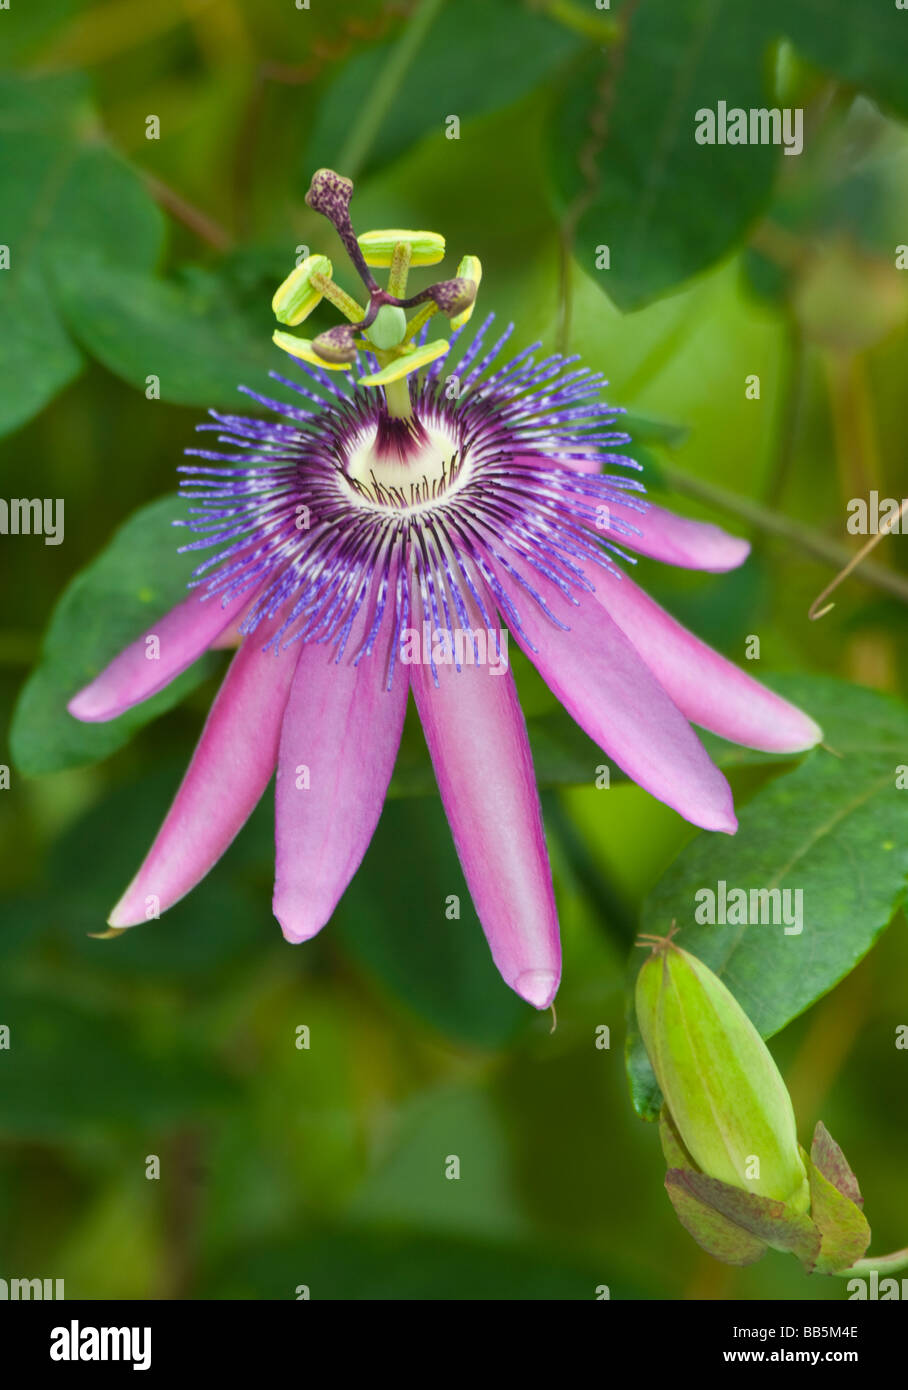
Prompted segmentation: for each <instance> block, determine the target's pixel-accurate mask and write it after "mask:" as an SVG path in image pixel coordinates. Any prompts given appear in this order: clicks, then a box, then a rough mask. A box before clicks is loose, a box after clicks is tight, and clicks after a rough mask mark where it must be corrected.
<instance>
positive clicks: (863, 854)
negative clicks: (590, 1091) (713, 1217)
mask: <svg viewBox="0 0 908 1390" xmlns="http://www.w3.org/2000/svg"><path fill="white" fill-rule="evenodd" d="M784 688H785V693H786V694H789V696H790V697H791V698H794V699H795V700H796V701H797V702H798V703H800V704H801V705H802V706H803V708H805V709H806V710H807V711H808V712H809V713H812V714H815V715H816V714H818V713H819V706H820V705H821V704H822V705H825V706H826V708H827V711H829V717H827V718H826V720H825V733H826V737H827V739H828V741H829V744H830V746H831V747H833V748H835V749H836V753H837V754H838V755H839V756H836V755H835V754H833V753H832V752H829V751H827V749H826V748H820V749H817V750H815V751H814V752H813V753H811V754H810V755H809V756H808V757H807V758H806V759H805V761H804V762H803V763H801V764H800V766H799V767H797V768H796V769H795V770H794V771H792V772H789V773H787V774H785V775H783V776H780V777H778V778H776V779H775V780H774V781H772V782H770V783H769V784H768V785H767V786H764V787H763V788H762V789H761V790H760V791H759V792H758V793H757V794H756V796H755V797H754V798H753V800H752V801H751V802H750V803H749V804H748V805H746V806H744V807H743V808H742V809H741V810H740V811H739V818H738V819H739V827H738V832H737V834H736V835H735V836H733V837H724V836H719V835H709V834H702V833H701V834H700V835H698V836H697V837H696V839H694V840H693V841H691V843H690V844H689V845H688V846H687V848H686V849H685V850H683V851H682V853H681V854H680V855H679V856H678V858H677V859H676V860H675V862H674V863H673V864H672V866H671V867H670V868H669V870H668V872H667V873H666V874H665V875H664V876H663V878H662V879H661V880H660V881H659V883H658V884H657V885H656V887H655V888H654V890H653V891H652V893H651V894H650V895H649V897H648V898H647V900H646V902H645V904H644V908H643V930H644V931H647V932H654V933H657V934H660V935H663V934H664V933H665V931H666V930H667V929H668V927H669V926H670V925H671V923H672V921H676V922H677V923H678V926H679V927H680V929H681V930H680V937H679V940H680V943H681V944H682V945H683V946H684V948H685V950H688V951H690V952H691V953H692V954H693V955H695V956H697V957H699V959H701V960H702V961H704V962H705V964H706V965H708V966H709V967H710V969H712V970H714V971H715V972H716V974H717V975H719V976H720V977H721V978H722V979H723V980H724V981H725V983H726V984H727V985H728V987H729V988H730V989H731V990H732V991H733V993H734V995H735V997H736V998H737V999H738V1001H739V1003H740V1004H741V1006H742V1008H743V1009H744V1010H745V1011H746V1013H747V1014H748V1015H749V1016H750V1018H751V1019H752V1020H753V1023H754V1025H755V1026H756V1027H757V1028H758V1029H759V1030H760V1032H761V1033H762V1034H763V1036H764V1037H771V1036H772V1034H773V1033H777V1032H778V1031H779V1029H780V1028H783V1027H784V1026H785V1024H786V1023H788V1022H789V1021H790V1020H791V1019H792V1018H795V1017H796V1016H797V1015H798V1014H800V1013H802V1012H803V1011H804V1010H805V1009H806V1008H809V1006H810V1005H811V1004H813V1003H814V1002H815V1001H816V1000H817V999H819V998H821V997H822V996H823V995H824V994H826V993H828V991H829V990H830V989H832V987H833V986H834V985H835V984H836V983H837V982H838V981H839V980H841V979H842V978H843V977H844V976H845V975H847V974H848V973H849V971H851V970H853V969H854V967H855V966H856V965H857V963H858V961H859V960H860V959H861V958H862V956H864V955H865V954H866V952H867V951H868V950H869V949H870V947H871V946H872V945H873V943H874V941H875V940H876V938H877V936H878V935H879V934H880V932H881V931H882V930H883V928H884V927H885V926H886V925H887V924H888V923H889V921H890V920H891V918H892V915H893V913H894V912H895V910H896V908H897V907H898V906H899V904H900V903H901V901H902V899H903V897H904V894H905V887H906V876H908V794H906V792H905V791H902V790H899V788H898V787H897V785H896V769H897V768H898V766H900V764H901V762H902V760H903V759H904V758H905V749H906V747H908V708H906V707H905V705H904V704H902V703H901V702H900V701H898V700H895V699H892V698H890V697H889V696H885V695H880V694H877V693H876V692H875V691H871V690H866V689H864V688H862V687H860V686H854V685H848V684H846V683H845V682H840V681H834V680H832V679H830V678H820V677H802V678H800V679H797V680H791V681H789V682H786V683H784ZM812 691H816V692H817V699H813V698H812V696H811V692H812ZM798 692H800V694H799V693H798ZM833 703H835V712H834V714H833V713H832V712H831V710H832V706H833ZM822 717H823V716H822V714H820V718H821V719H822ZM720 880H724V882H725V884H726V885H727V890H728V891H729V892H730V891H731V890H732V889H733V888H741V889H745V890H748V891H749V890H754V889H756V890H761V889H780V890H782V891H784V890H786V889H788V890H791V892H792V893H793V894H795V893H798V892H800V893H801V894H802V903H803V928H802V930H801V931H800V932H795V931H793V932H791V933H790V934H786V933H785V931H784V928H783V926H782V925H771V924H769V923H766V924H760V923H759V922H752V923H750V924H749V925H720V924H716V925H710V924H708V923H698V922H696V920H695V912H696V911H697V901H696V897H695V895H696V894H697V893H698V892H699V891H700V890H701V889H711V890H712V891H713V892H714V893H717V892H718V888H717V885H718V883H719V881H720ZM790 902H791V903H792V904H794V903H795V902H796V899H795V898H794V897H792V898H791V899H790ZM627 1046H628V1071H629V1078H630V1083H631V1092H632V1095H633V1097H634V1103H635V1106H636V1108H637V1109H638V1112H639V1113H640V1114H642V1115H644V1116H645V1117H646V1118H655V1114H656V1113H657V1110H658V1087H657V1086H656V1084H655V1078H654V1077H653V1076H652V1071H651V1069H650V1066H649V1062H648V1059H647V1057H646V1053H645V1050H644V1048H643V1044H642V1040H641V1039H640V1036H639V1033H638V1031H637V1029H636V1024H635V1020H634V1018H633V1012H632V1010H631V1012H630V1018H629V1031H628V1043H627Z"/></svg>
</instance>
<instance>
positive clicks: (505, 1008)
mask: <svg viewBox="0 0 908 1390" xmlns="http://www.w3.org/2000/svg"><path fill="white" fill-rule="evenodd" d="M453 896H456V897H457V898H458V899H459V904H460V908H459V910H460V916H459V918H449V917H447V916H446V915H445V912H446V908H447V906H448V904H449V901H450V899H451V898H452V897H453ZM332 931H336V932H337V934H338V936H339V938H340V939H341V940H342V941H343V943H344V945H345V946H346V948H347V950H348V951H349V952H350V954H351V955H352V956H353V957H354V958H355V959H356V960H357V961H359V962H361V963H362V964H363V965H364V966H365V967H366V968H367V970H368V971H369V972H370V973H371V974H372V975H373V976H374V977H375V978H376V979H377V980H378V981H379V982H380V983H381V984H382V985H383V986H384V987H385V988H386V989H387V990H390V992H391V993H392V994H393V995H395V996H396V997H397V998H398V999H400V1000H401V1001H402V1002H403V1003H404V1004H405V1005H406V1006H407V1007H408V1008H409V1009H411V1010H413V1011H414V1012H415V1013H416V1014H418V1015H419V1016H420V1017H421V1018H424V1019H426V1020H427V1021H428V1022H429V1023H431V1024H432V1025H433V1026H434V1027H436V1028H437V1029H439V1030H440V1031H442V1032H444V1033H449V1034H451V1035H453V1036H454V1037H455V1038H459V1039H461V1040H463V1041H465V1042H469V1043H473V1044H476V1045H479V1046H486V1047H497V1046H500V1045H501V1044H503V1043H504V1042H506V1041H507V1040H508V1039H509V1038H510V1037H512V1036H513V1034H514V1032H515V1031H516V1030H517V1028H518V1027H519V1026H520V1023H521V1022H522V1021H525V1022H528V1021H529V1020H530V1019H531V1018H532V1016H533V1011H532V1010H531V1009H530V1008H529V1006H528V1005H526V1004H524V1003H522V1001H521V1000H520V999H518V998H517V996H516V995H515V994H514V993H513V992H512V991H511V990H510V989H508V987H507V985H506V984H504V982H503V981H502V979H501V978H500V976H499V974H498V971H497V970H496V969H495V966H494V964H493V963H492V958H491V956H490V954H489V948H488V946H487V945H486V941H485V937H484V936H483V933H482V927H481V926H480V924H479V920H478V918H477V916H476V912H475V910H474V908H473V904H472V902H471V901H470V895H469V893H468V891H467V886H466V883H465V882H464V878H463V873H462V872H461V868H460V865H459V864H458V862H457V856H456V854H455V851H454V844H453V841H452V839H451V832H450V830H449V829H448V824H447V821H446V819H445V815H444V811H443V810H442V807H441V803H440V802H439V801H437V800H434V801H430V800H426V801H423V802H419V803H418V804H417V803H416V802H413V801H389V802H388V803H387V804H386V806H385V809H384V811H383V812H382V818H381V820H380V822H379V825H378V829H377V830H376V832H375V836H374V837H373V840H372V844H371V845H370V847H369V849H368V851H367V853H366V857H365V859H364V860H363V864H362V867H361V868H360V869H359V871H358V873H357V874H356V876H355V877H354V879H353V882H352V883H351V884H350V887H349V888H348V889H347V891H346V893H345V894H344V896H343V898H342V899H341V902H340V904H339V906H338V909H337V912H336V914H335V916H334V918H333V920H332Z"/></svg>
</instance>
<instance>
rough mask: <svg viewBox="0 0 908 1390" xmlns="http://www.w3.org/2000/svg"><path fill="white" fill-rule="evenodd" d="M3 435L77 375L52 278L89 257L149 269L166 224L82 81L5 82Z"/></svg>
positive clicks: (1, 98) (1, 99)
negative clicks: (108, 135) (111, 140)
mask: <svg viewBox="0 0 908 1390" xmlns="http://www.w3.org/2000/svg"><path fill="white" fill-rule="evenodd" d="M0 205H2V207H3V223H2V241H3V244H4V245H5V246H8V247H9V262H10V263H9V269H7V270H3V271H0V317H2V320H3V341H2V346H0V433H8V432H9V431H10V430H13V429H16V428H17V427H18V426H20V425H22V424H24V423H25V422H26V421H27V420H29V419H31V417H32V416H33V415H35V414H36V413H37V412H38V411H40V410H41V409H42V408H43V406H44V405H46V404H47V402H48V401H49V400H51V399H52V398H53V397H54V396H55V395H56V393H57V392H58V391H60V390H61V389H62V388H63V387H64V386H66V385H67V384H68V383H69V382H70V381H72V380H73V378H74V377H75V376H76V375H77V374H78V372H79V370H80V368H81V364H82V355H81V353H80V352H79V351H78V349H77V348H76V347H75V346H74V344H73V343H72V342H71V341H70V339H69V336H68V334H67V333H66V332H65V330H64V328H63V326H62V324H61V323H60V321H59V317H58V313H57V307H56V292H55V288H54V282H53V277H54V276H55V275H59V274H60V273H61V272H62V271H63V270H64V269H65V270H67V271H68V273H69V274H70V275H74V274H77V273H78V269H77V268H78V266H79V264H80V263H81V261H82V259H83V258H84V257H85V255H86V254H87V253H88V252H89V251H90V253H91V255H93V256H98V257H101V258H103V260H104V261H105V263H106V264H107V265H109V266H111V267H112V268H117V267H120V268H122V267H129V268H131V269H133V270H147V269H150V268H151V267H152V266H153V265H154V264H155V262H156V260H157V258H158V256H159V254H160V251H161V244H162V240H163V232H164V221H163V218H162V216H161V214H160V212H159V211H158V209H157V207H156V206H155V204H154V203H153V201H152V200H151V198H150V197H149V195H148V193H147V192H146V191H145V188H144V186H143V184H142V182H141V180H140V179H139V177H138V176H137V175H136V174H135V173H134V172H133V171H132V170H131V169H130V168H129V166H128V165H127V164H125V163H124V162H123V160H121V159H120V158H119V156H118V155H117V154H115V153H114V152H113V151H112V150H111V149H109V148H108V146H107V145H105V144H104V143H103V142H102V141H101V139H100V137H99V134H98V131H97V128H96V125H95V122H94V119H93V117H92V114H91V110H90V107H89V106H88V103H87V100H86V95H85V87H84V84H83V83H82V82H81V81H79V80H73V79H69V78H63V79H61V78H58V77H50V78H44V79H34V78H16V77H12V76H10V75H8V74H5V75H0Z"/></svg>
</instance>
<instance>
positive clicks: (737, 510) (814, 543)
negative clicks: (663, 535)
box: [659, 460, 908, 603]
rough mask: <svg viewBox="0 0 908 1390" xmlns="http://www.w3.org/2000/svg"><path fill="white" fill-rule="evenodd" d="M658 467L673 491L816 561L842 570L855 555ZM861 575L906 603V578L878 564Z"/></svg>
mask: <svg viewBox="0 0 908 1390" xmlns="http://www.w3.org/2000/svg"><path fill="white" fill-rule="evenodd" d="M659 469H660V472H661V473H662V475H663V477H664V478H665V481H666V482H667V483H668V484H669V486H670V487H672V488H673V489H674V490H675V491H677V492H681V493H686V494H687V496H688V497H695V498H696V499H697V500H698V501H701V502H708V503H709V505H710V506H712V507H717V508H718V509H719V510H720V511H725V512H730V513H731V514H732V515H733V516H739V517H741V519H742V520H743V521H747V522H749V523H750V525H751V526H755V527H756V528H757V529H758V530H760V531H765V532H766V534H767V535H770V536H775V537H776V538H777V539H778V540H783V541H790V542H791V544H792V545H794V546H796V547H797V548H798V549H799V550H801V551H803V552H804V553H805V554H807V555H812V556H813V557H814V558H815V559H817V560H822V561H824V563H826V564H830V565H835V567H836V568H837V569H842V568H844V567H845V566H846V565H850V563H851V561H852V559H854V558H855V557H854V556H853V555H852V552H851V551H850V550H848V548H847V547H846V546H844V545H841V544H840V543H839V542H838V541H834V540H830V539H829V537H828V536H824V535H822V533H821V532H819V531H814V530H813V529H812V527H810V526H804V525H802V524H801V523H800V522H799V521H792V520H790V519H789V518H788V517H785V516H780V515H779V514H778V513H777V512H773V511H770V509H769V508H768V507H763V506H761V505H760V503H759V502H753V501H751V500H750V498H747V497H741V496H740V495H739V494H738V493H736V492H729V491H728V490H727V489H726V488H723V487H718V486H717V485H716V484H715V483H708V482H705V481H704V480H703V479H702V478H694V477H691V476H690V475H689V474H687V473H684V472H682V471H681V469H679V468H676V467H675V466H674V465H673V464H669V463H663V462H662V461H661V460H660V464H659ZM861 578H862V579H864V580H866V581H867V583H868V584H873V585H874V586H875V587H876V588H877V589H883V590H884V591H885V592H886V593H888V594H892V595H893V596H894V597H895V598H898V599H901V600H902V602H903V603H908V578H905V576H904V575H901V574H897V573H896V572H895V570H888V569H884V568H883V567H882V565H873V564H865V565H863V566H862V567H861Z"/></svg>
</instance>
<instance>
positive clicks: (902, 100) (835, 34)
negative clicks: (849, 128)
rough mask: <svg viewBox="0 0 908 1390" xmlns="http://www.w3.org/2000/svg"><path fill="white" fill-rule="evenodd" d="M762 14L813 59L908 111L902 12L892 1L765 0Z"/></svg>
mask: <svg viewBox="0 0 908 1390" xmlns="http://www.w3.org/2000/svg"><path fill="white" fill-rule="evenodd" d="M765 14H766V18H767V20H768V21H769V22H770V23H775V25H776V27H777V28H778V30H779V31H780V32H781V33H784V34H786V35H787V36H788V38H790V39H791V41H792V43H793V44H794V45H795V47H796V48H797V49H798V51H799V53H801V55H802V56H803V57H805V58H807V59H809V61H810V62H811V63H815V64H816V65H817V67H820V68H823V69H825V70H826V71H827V72H829V73H831V74H832V75H833V76H834V77H838V78H840V79H841V80H843V81H845V82H847V83H849V84H850V85H852V86H854V87H857V88H858V89H859V90H860V91H862V92H866V93H867V95H868V96H871V97H873V99H874V100H875V101H878V102H880V103H881V104H882V105H883V106H888V107H890V108H891V109H892V110H893V111H895V112H898V113H899V114H900V115H903V116H905V115H908V84H906V82H905V44H906V40H905V16H904V13H902V12H900V11H899V10H898V9H896V5H895V0H891V3H886V0H884V3H883V4H881V5H856V4H854V0H767V4H766V6H765Z"/></svg>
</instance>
